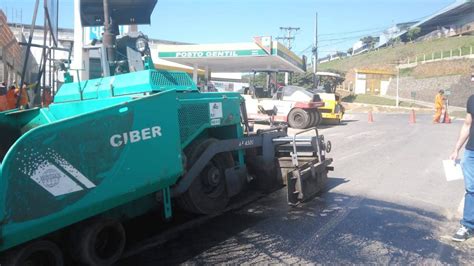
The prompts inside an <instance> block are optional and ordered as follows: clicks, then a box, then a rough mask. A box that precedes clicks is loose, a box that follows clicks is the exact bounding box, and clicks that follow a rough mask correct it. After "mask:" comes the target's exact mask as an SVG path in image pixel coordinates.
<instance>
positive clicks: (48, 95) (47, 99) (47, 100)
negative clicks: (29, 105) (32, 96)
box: [42, 86, 52, 107]
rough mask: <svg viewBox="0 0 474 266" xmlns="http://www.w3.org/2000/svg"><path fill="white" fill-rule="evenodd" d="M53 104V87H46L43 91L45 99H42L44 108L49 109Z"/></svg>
mask: <svg viewBox="0 0 474 266" xmlns="http://www.w3.org/2000/svg"><path fill="white" fill-rule="evenodd" d="M51 102H52V97H51V87H49V86H46V87H45V88H44V89H43V97H42V103H43V107H48V106H49V105H50V104H51Z"/></svg>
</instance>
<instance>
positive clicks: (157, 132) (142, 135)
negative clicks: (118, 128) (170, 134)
mask: <svg viewBox="0 0 474 266" xmlns="http://www.w3.org/2000/svg"><path fill="white" fill-rule="evenodd" d="M156 137H161V127H160V126H154V127H147V128H143V129H141V130H132V131H129V132H124V133H122V134H116V135H113V136H112V137H110V145H112V147H120V146H122V145H126V144H128V143H135V142H140V141H144V140H150V139H153V138H156Z"/></svg>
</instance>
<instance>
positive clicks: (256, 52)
mask: <svg viewBox="0 0 474 266" xmlns="http://www.w3.org/2000/svg"><path fill="white" fill-rule="evenodd" d="M265 55H267V53H265V51H263V50H262V49H253V50H217V51H177V52H158V57H160V58H203V57H239V56H265Z"/></svg>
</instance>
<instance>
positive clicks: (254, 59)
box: [151, 37, 306, 84]
mask: <svg viewBox="0 0 474 266" xmlns="http://www.w3.org/2000/svg"><path fill="white" fill-rule="evenodd" d="M155 49H156V50H155ZM151 52H152V58H153V61H154V63H155V66H156V67H157V68H159V69H167V70H184V71H186V72H188V73H190V74H192V77H193V80H194V82H196V83H197V82H198V76H203V77H204V80H205V81H206V82H209V81H211V80H212V81H213V82H214V84H215V83H218V82H219V81H220V82H226V81H229V82H234V83H239V80H240V83H241V82H242V81H241V73H250V72H254V71H279V72H290V73H295V72H296V73H303V72H304V71H305V69H306V62H305V60H304V59H303V58H300V57H298V56H297V55H296V54H295V53H293V52H291V51H290V50H288V49H287V48H286V47H285V46H284V45H282V44H281V43H279V42H277V41H272V40H271V37H256V38H255V41H254V42H247V43H221V44H191V45H166V44H160V45H157V46H156V47H153V48H152V51H151Z"/></svg>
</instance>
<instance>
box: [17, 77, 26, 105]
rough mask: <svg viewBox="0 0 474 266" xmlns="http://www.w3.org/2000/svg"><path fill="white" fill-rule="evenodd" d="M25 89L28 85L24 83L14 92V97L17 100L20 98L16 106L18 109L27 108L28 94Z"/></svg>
mask: <svg viewBox="0 0 474 266" xmlns="http://www.w3.org/2000/svg"><path fill="white" fill-rule="evenodd" d="M27 87H28V83H26V82H25V83H24V84H23V86H22V87H21V90H20V89H19V88H17V89H16V90H15V95H16V97H17V99H18V97H20V101H19V105H18V108H20V109H25V108H28V94H27V92H26V89H27Z"/></svg>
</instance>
